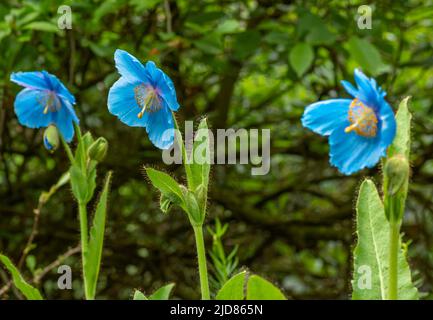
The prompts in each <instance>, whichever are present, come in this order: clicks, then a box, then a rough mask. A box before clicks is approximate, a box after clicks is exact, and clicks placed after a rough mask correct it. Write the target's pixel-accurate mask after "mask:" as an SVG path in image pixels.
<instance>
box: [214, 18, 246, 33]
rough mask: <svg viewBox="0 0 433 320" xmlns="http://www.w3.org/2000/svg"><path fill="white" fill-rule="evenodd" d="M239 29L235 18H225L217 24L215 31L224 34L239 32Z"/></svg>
mask: <svg viewBox="0 0 433 320" xmlns="http://www.w3.org/2000/svg"><path fill="white" fill-rule="evenodd" d="M240 30H241V26H240V23H239V21H238V20H235V19H229V20H225V21H224V22H222V23H221V24H220V25H218V27H217V28H216V30H215V31H216V32H218V33H221V34H226V33H234V32H239V31H240Z"/></svg>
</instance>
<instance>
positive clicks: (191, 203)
mask: <svg viewBox="0 0 433 320" xmlns="http://www.w3.org/2000/svg"><path fill="white" fill-rule="evenodd" d="M183 191H184V192H183V198H184V199H185V211H186V213H187V214H188V217H189V219H190V221H191V223H192V224H193V225H202V224H203V220H204V214H202V212H203V211H202V210H201V209H200V206H199V204H198V201H197V198H196V195H195V193H194V192H192V191H190V190H188V189H186V188H184V189H183Z"/></svg>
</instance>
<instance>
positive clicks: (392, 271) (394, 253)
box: [388, 220, 400, 300]
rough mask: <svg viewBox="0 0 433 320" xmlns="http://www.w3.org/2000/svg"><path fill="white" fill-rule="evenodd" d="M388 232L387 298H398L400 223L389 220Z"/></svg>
mask: <svg viewBox="0 0 433 320" xmlns="http://www.w3.org/2000/svg"><path fill="white" fill-rule="evenodd" d="M390 227H391V230H390V233H389V283H388V300H397V299H398V251H399V248H400V224H399V223H398V222H396V221H393V220H391V221H390Z"/></svg>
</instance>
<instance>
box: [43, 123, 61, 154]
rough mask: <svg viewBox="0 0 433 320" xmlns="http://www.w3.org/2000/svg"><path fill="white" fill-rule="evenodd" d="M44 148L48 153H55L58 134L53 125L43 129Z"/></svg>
mask: <svg viewBox="0 0 433 320" xmlns="http://www.w3.org/2000/svg"><path fill="white" fill-rule="evenodd" d="M44 146H45V148H46V149H47V150H48V151H50V152H54V151H56V149H57V148H58V146H59V132H58V131H57V128H56V127H55V126H54V125H49V126H48V127H47V128H46V129H45V132H44Z"/></svg>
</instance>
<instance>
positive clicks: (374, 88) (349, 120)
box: [302, 69, 396, 175]
mask: <svg viewBox="0 0 433 320" xmlns="http://www.w3.org/2000/svg"><path fill="white" fill-rule="evenodd" d="M355 82H356V85H357V87H356V88H355V87H354V86H353V85H352V84H350V83H349V82H347V81H342V82H341V84H342V85H343V87H344V89H346V91H347V92H348V93H349V94H350V95H351V96H352V97H353V99H330V100H325V101H319V102H316V103H313V104H311V105H309V106H307V108H306V109H305V111H304V115H303V116H302V124H303V126H304V127H306V128H308V129H311V130H312V131H314V132H316V133H318V134H320V135H323V136H328V137H329V145H330V152H329V154H330V157H331V158H330V163H331V165H333V166H335V167H337V168H338V169H339V170H340V172H342V173H344V174H346V175H349V174H352V173H354V172H356V171H359V170H361V169H363V168H366V167H367V168H371V167H373V166H375V165H376V164H377V162H378V161H379V160H380V158H381V157H383V156H385V154H386V149H387V148H388V146H389V145H390V144H391V143H392V141H393V140H394V137H395V132H396V123H395V117H394V113H393V111H392V109H391V107H390V106H389V104H388V103H387V102H386V101H385V99H384V97H385V96H386V92H385V91H383V90H382V89H381V88H380V87H378V85H377V83H376V81H375V80H374V79H372V78H371V79H369V78H367V77H366V76H365V75H364V74H363V73H362V72H361V71H360V70H358V69H355Z"/></svg>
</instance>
